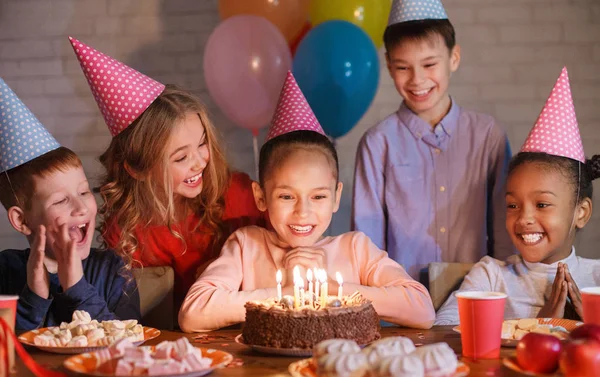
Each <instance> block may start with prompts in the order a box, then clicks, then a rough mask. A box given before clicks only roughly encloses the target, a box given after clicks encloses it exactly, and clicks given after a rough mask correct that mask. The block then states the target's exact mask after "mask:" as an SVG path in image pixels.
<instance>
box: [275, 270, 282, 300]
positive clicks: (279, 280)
mask: <svg viewBox="0 0 600 377" xmlns="http://www.w3.org/2000/svg"><path fill="white" fill-rule="evenodd" d="M281 279H282V276H281V270H277V273H276V274H275V280H277V300H279V301H281Z"/></svg>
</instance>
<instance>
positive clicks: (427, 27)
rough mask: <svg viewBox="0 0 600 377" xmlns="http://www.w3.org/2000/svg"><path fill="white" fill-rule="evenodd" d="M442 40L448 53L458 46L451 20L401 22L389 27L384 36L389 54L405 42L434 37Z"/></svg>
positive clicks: (384, 42)
mask: <svg viewBox="0 0 600 377" xmlns="http://www.w3.org/2000/svg"><path fill="white" fill-rule="evenodd" d="M435 36H439V37H441V38H442V40H443V41H444V43H445V44H446V47H448V51H452V49H453V48H454V46H456V33H455V31H454V26H452V23H451V22H450V21H449V20H446V19H442V20H416V21H407V22H400V23H397V24H393V25H390V26H388V27H387V28H386V29H385V32H384V34H383V44H384V45H385V49H386V50H387V51H388V52H389V51H390V50H391V49H392V48H394V47H395V46H397V45H399V44H401V43H403V42H405V41H409V40H412V41H421V40H428V39H430V38H432V37H435Z"/></svg>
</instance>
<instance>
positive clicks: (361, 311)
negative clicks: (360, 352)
mask: <svg viewBox="0 0 600 377" xmlns="http://www.w3.org/2000/svg"><path fill="white" fill-rule="evenodd" d="M292 303H293V300H290V297H288V296H284V297H283V298H282V300H277V299H268V300H263V301H249V302H247V303H246V305H245V308H246V322H245V324H244V327H243V330H242V335H243V340H244V343H246V344H252V345H258V346H265V347H274V348H302V349H310V348H312V347H313V346H314V345H316V344H317V343H319V342H321V341H323V340H327V339H334V338H339V339H349V340H353V341H355V342H356V343H358V344H361V345H364V344H369V343H371V342H373V341H375V340H377V339H379V338H380V335H379V328H380V327H379V316H378V315H377V312H376V311H375V308H373V305H372V303H371V301H369V300H367V299H365V298H364V297H363V296H362V295H361V294H360V293H358V292H355V293H354V294H352V295H350V296H345V297H342V299H341V300H339V299H338V298H337V297H334V296H330V297H329V299H328V300H327V305H326V306H323V307H321V306H320V305H318V304H317V305H309V304H307V303H308V301H307V302H305V303H304V304H303V305H301V306H300V307H299V308H294V306H293V304H292Z"/></svg>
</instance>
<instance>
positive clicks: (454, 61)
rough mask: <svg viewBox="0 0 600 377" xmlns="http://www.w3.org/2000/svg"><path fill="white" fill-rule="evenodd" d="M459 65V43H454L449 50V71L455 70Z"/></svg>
mask: <svg viewBox="0 0 600 377" xmlns="http://www.w3.org/2000/svg"><path fill="white" fill-rule="evenodd" d="M459 65H460V45H455V46H454V48H453V49H452V51H450V72H456V70H457V69H458V66H459Z"/></svg>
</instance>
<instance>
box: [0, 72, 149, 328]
mask: <svg viewBox="0 0 600 377" xmlns="http://www.w3.org/2000/svg"><path fill="white" fill-rule="evenodd" d="M0 201H1V202H2V205H3V206H4V208H6V211H7V214H8V220H9V222H10V224H11V225H12V227H13V228H14V229H15V230H17V231H18V232H19V233H21V234H23V235H25V236H26V237H27V240H28V241H29V245H30V246H31V247H30V248H29V249H26V250H5V251H3V252H1V253H0V294H4V295H13V294H14V295H18V296H19V300H18V304H17V318H16V329H17V330H31V329H35V328H39V327H47V326H56V325H59V324H60V323H61V322H70V321H71V320H72V315H73V312H74V311H75V310H85V311H87V312H88V313H89V314H90V316H91V317H92V319H97V320H99V321H102V320H111V319H137V320H139V319H140V317H141V315H140V304H139V295H138V292H137V289H136V288H137V287H136V284H135V280H134V279H133V276H132V274H131V271H122V270H123V265H124V264H123V261H122V260H121V258H119V257H118V256H117V255H115V254H114V253H113V252H112V251H110V250H106V251H100V250H96V249H92V248H91V243H92V240H93V236H94V231H95V228H94V226H95V223H96V222H95V218H96V212H97V205H96V200H95V198H94V196H93V195H92V193H91V191H90V188H89V184H88V181H87V178H86V176H85V173H84V171H83V167H82V165H81V161H80V160H79V158H78V157H77V155H76V154H75V153H73V152H72V151H71V150H69V149H67V148H64V147H61V146H60V145H59V144H58V142H56V140H55V139H54V138H53V137H52V136H51V135H50V134H49V133H48V131H47V130H46V129H45V128H44V126H42V124H41V123H40V122H39V121H38V120H37V119H36V118H35V116H34V115H33V114H32V113H31V111H30V110H29V109H28V108H27V107H26V106H25V105H24V104H23V103H22V102H21V101H20V100H19V98H18V97H17V96H16V94H15V93H14V92H13V91H12V90H11V89H10V88H9V87H8V85H7V84H6V83H5V82H4V81H3V80H2V79H0Z"/></svg>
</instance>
